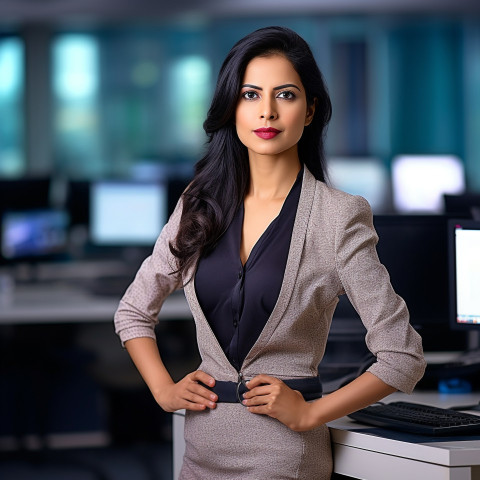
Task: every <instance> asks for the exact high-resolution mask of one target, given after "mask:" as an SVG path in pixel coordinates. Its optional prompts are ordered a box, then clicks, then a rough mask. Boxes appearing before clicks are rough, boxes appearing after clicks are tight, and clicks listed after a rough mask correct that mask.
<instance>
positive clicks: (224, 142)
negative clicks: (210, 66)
mask: <svg viewBox="0 0 480 480" xmlns="http://www.w3.org/2000/svg"><path fill="white" fill-rule="evenodd" d="M272 54H281V55H283V56H284V57H285V58H287V59H288V60H289V61H290V62H291V64H292V65H293V67H294V69H295V70H296V72H297V73H298V75H299V77H300V79H301V81H302V84H303V86H304V88H305V92H306V97H307V104H308V105H313V104H315V114H314V116H313V120H312V122H311V123H310V124H309V125H308V126H307V127H305V129H304V132H303V135H302V138H301V139H300V141H299V143H298V155H299V159H300V162H301V163H302V164H304V165H306V166H307V168H308V169H309V170H310V172H311V173H312V174H313V175H314V176H315V178H316V179H317V180H320V181H326V164H325V153H324V134H325V130H326V126H327V124H328V122H329V120H330V117H331V114H332V106H331V103H330V97H329V95H328V92H327V88H326V86H325V82H324V80H323V76H322V74H321V72H320V70H319V68H318V66H317V63H316V62H315V58H314V57H313V54H312V52H311V50H310V47H309V46H308V44H307V43H306V42H305V40H304V39H303V38H302V37H300V36H299V35H298V34H297V33H295V32H294V31H292V30H290V29H288V28H284V27H266V28H261V29H259V30H256V31H254V32H252V33H250V34H249V35H247V36H246V37H244V38H242V39H241V40H240V41H238V42H237V43H236V44H235V45H234V46H233V48H232V49H231V50H230V52H229V54H228V55H227V57H226V59H225V61H224V62H223V65H222V67H221V69H220V73H219V75H218V80H217V85H216V88H215V92H214V94H213V99H212V103H211V106H210V109H209V111H208V114H207V119H206V120H205V122H204V124H203V128H204V130H205V132H206V134H207V137H208V142H207V151H206V153H205V155H204V156H203V158H201V159H200V160H199V161H198V163H197V164H196V166H195V175H194V178H193V180H192V182H191V184H190V185H189V187H188V188H187V190H186V191H185V192H184V193H183V210H182V218H181V221H180V227H179V230H178V233H177V237H176V239H175V241H174V242H173V243H171V244H170V250H171V252H172V253H173V255H174V256H175V257H176V258H177V263H178V272H177V273H181V274H183V273H185V272H187V271H188V270H189V269H190V268H191V267H192V266H193V265H195V262H196V261H197V259H198V258H199V257H200V256H201V255H202V254H205V253H207V252H209V251H210V250H211V249H212V248H213V247H214V246H215V244H216V243H217V241H218V239H219V238H220V236H221V235H222V234H223V233H224V232H225V230H226V229H227V227H228V225H229V224H230V222H231V221H232V219H233V216H234V214H235V212H236V210H237V208H238V207H239V205H240V204H241V202H242V201H243V199H244V197H245V194H246V193H247V189H248V186H249V181H250V168H249V163H248V153H247V149H246V147H245V146H244V145H243V144H242V143H241V142H240V140H239V138H238V136H237V132H236V128H235V123H234V122H235V110H236V107H237V103H238V98H239V94H240V90H241V84H242V80H243V76H244V74H245V70H246V68H247V65H248V63H249V62H250V61H251V60H252V59H253V58H255V57H259V56H268V55H272Z"/></svg>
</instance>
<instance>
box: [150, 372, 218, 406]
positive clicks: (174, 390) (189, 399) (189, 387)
mask: <svg viewBox="0 0 480 480" xmlns="http://www.w3.org/2000/svg"><path fill="white" fill-rule="evenodd" d="M202 383H203V384H204V385H208V386H209V387H213V386H214V385H215V379H214V378H213V377H211V376H210V375H208V374H207V373H205V372H202V371H201V370H196V371H194V372H192V373H189V374H188V375H186V376H185V377H183V378H182V379H181V380H180V381H179V382H177V383H171V384H169V385H165V386H163V388H162V391H161V392H158V393H157V394H156V395H155V399H156V401H157V403H158V404H159V405H160V406H161V407H162V408H163V410H165V411H166V412H175V411H176V410H180V409H182V408H184V409H186V410H197V411H198V410H205V409H206V408H215V407H216V406H217V404H216V401H217V399H218V397H217V395H215V393H213V392H212V391H210V390H208V388H206V387H204V386H203V385H202Z"/></svg>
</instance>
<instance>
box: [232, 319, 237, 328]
mask: <svg viewBox="0 0 480 480" xmlns="http://www.w3.org/2000/svg"><path fill="white" fill-rule="evenodd" d="M237 325H238V322H237V321H236V320H234V321H233V326H234V327H235V328H237Z"/></svg>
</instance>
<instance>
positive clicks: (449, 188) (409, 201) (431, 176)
mask: <svg viewBox="0 0 480 480" xmlns="http://www.w3.org/2000/svg"><path fill="white" fill-rule="evenodd" d="M392 187H393V203H394V206H395V209H396V211H397V212H400V213H441V212H442V211H443V195H444V194H460V193H463V192H464V190H465V173H464V167H463V163H462V161H461V160H460V159H459V158H458V157H456V156H454V155H398V156H396V157H395V158H393V160H392Z"/></svg>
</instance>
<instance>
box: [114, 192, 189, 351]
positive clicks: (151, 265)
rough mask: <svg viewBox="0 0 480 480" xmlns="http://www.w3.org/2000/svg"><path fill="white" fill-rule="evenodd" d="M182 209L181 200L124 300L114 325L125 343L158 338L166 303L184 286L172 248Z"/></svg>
mask: <svg viewBox="0 0 480 480" xmlns="http://www.w3.org/2000/svg"><path fill="white" fill-rule="evenodd" d="M181 210H182V204H181V201H179V202H178V204H177V206H176V208H175V210H174V212H173V213H172V215H171V217H170V219H169V221H168V222H167V223H166V224H165V226H164V227H163V229H162V231H161V233H160V235H159V237H158V239H157V241H156V243H155V246H154V248H153V252H152V254H151V255H150V256H149V257H147V258H146V259H145V261H144V262H143V263H142V265H141V266H140V268H139V270H138V272H137V274H136V276H135V279H134V280H133V282H132V283H131V284H130V286H129V287H128V288H127V290H126V292H125V294H124V296H123V297H122V299H121V300H120V303H119V306H118V308H117V311H116V312H115V316H114V324H115V332H116V333H117V335H119V337H120V340H121V342H122V345H124V344H125V342H126V341H127V340H130V339H132V338H136V337H150V338H155V325H156V324H157V323H158V314H159V312H160V309H161V308H162V305H163V302H164V301H165V299H166V298H167V297H168V295H170V294H171V293H172V292H173V291H174V290H176V289H178V288H180V287H181V286H182V279H181V276H180V275H179V274H178V273H174V272H175V271H176V270H177V262H176V258H175V257H174V255H173V254H172V253H171V251H170V247H169V243H170V242H173V241H174V240H175V237H176V235H177V231H178V225H179V223H180V217H181Z"/></svg>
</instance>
